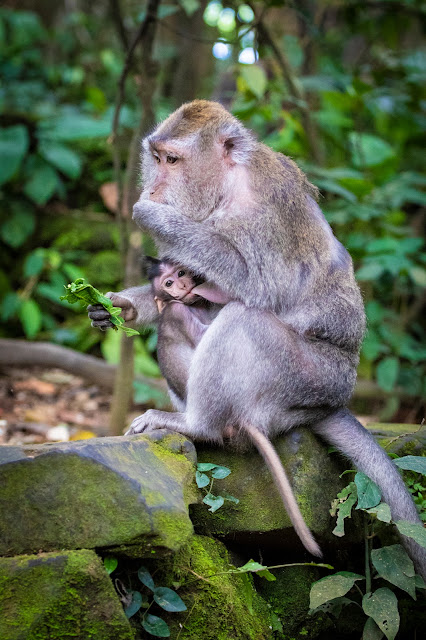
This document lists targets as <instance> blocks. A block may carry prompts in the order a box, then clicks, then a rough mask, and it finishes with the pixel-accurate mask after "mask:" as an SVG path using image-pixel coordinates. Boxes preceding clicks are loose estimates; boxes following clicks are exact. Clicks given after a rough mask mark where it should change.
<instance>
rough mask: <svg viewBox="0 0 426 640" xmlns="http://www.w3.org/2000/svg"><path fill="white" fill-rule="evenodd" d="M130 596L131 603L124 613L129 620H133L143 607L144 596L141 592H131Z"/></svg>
mask: <svg viewBox="0 0 426 640" xmlns="http://www.w3.org/2000/svg"><path fill="white" fill-rule="evenodd" d="M129 594H130V595H131V596H132V601H131V603H130V604H129V605H128V606H127V607H126V608H125V609H124V613H125V615H126V617H127V618H131V617H132V616H134V615H135V613H137V612H138V611H139V609H140V608H141V606H142V595H141V594H140V593H139V591H130V592H129Z"/></svg>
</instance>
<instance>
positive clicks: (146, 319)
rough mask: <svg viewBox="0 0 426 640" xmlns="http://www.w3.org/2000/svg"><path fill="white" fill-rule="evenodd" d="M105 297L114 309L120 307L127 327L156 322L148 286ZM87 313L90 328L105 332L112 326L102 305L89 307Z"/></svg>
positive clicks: (109, 294)
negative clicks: (90, 323) (109, 299)
mask: <svg viewBox="0 0 426 640" xmlns="http://www.w3.org/2000/svg"><path fill="white" fill-rule="evenodd" d="M106 295H107V296H108V298H111V300H112V303H113V305H114V306H115V307H121V315H122V317H123V318H124V319H125V321H126V324H127V325H128V326H131V327H139V326H144V325H147V324H153V323H155V322H156V321H157V320H158V317H159V312H158V309H157V305H156V303H155V301H154V296H153V294H152V287H151V285H150V284H146V285H144V286H142V287H131V288H130V289H123V291H119V292H118V293H112V292H111V291H110V292H108V293H107V294H106ZM87 311H88V315H89V318H90V320H91V321H92V327H96V328H98V329H101V330H105V329H108V328H110V327H111V326H112V324H111V322H110V320H109V313H108V311H106V309H104V307H102V305H89V306H88V307H87Z"/></svg>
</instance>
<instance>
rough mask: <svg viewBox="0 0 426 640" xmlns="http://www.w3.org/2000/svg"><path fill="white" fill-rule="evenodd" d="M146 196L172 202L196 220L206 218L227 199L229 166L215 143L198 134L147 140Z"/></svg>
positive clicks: (145, 148) (145, 146) (145, 144)
mask: <svg viewBox="0 0 426 640" xmlns="http://www.w3.org/2000/svg"><path fill="white" fill-rule="evenodd" d="M143 164H144V168H143V175H144V189H143V192H142V195H141V201H140V203H139V204H140V205H141V206H143V200H146V199H148V200H152V201H154V202H158V203H161V204H167V205H171V206H173V207H176V208H177V209H179V211H180V212H181V213H182V214H183V215H185V216H187V217H190V218H192V219H194V220H198V221H202V220H205V219H206V218H207V217H208V216H209V214H210V213H211V212H212V211H213V210H214V209H215V208H216V207H217V206H218V204H219V203H220V201H221V200H222V199H223V191H224V185H225V182H226V167H225V163H224V162H223V159H222V158H221V157H220V149H219V146H218V145H215V144H213V143H212V144H203V145H200V141H199V140H198V139H197V137H194V136H191V137H190V138H189V139H186V140H173V141H164V142H163V141H161V140H158V139H156V137H155V134H154V136H151V137H150V138H148V139H147V140H145V141H144V155H143Z"/></svg>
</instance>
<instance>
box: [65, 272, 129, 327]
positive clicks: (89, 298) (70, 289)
mask: <svg viewBox="0 0 426 640" xmlns="http://www.w3.org/2000/svg"><path fill="white" fill-rule="evenodd" d="M65 289H66V294H65V295H64V296H61V297H60V299H61V300H66V301H67V302H69V303H70V304H74V303H75V302H80V303H81V304H83V305H85V306H87V305H88V304H101V305H102V306H103V307H104V309H106V310H107V311H108V313H109V314H110V316H111V317H110V321H111V323H112V324H113V325H114V326H113V329H115V331H117V330H118V329H122V330H123V331H124V332H125V334H126V335H127V336H137V335H139V331H136V330H135V329H131V328H130V327H125V326H124V318H122V317H121V315H120V313H121V308H120V307H114V305H113V304H112V302H111V300H110V299H109V298H107V297H106V296H104V295H103V293H101V292H100V291H98V290H97V289H95V287H93V286H92V285H91V284H89V283H87V282H84V278H77V280H75V282H71V283H70V284H67V285H66V287H65Z"/></svg>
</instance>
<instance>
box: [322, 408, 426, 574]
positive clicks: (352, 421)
mask: <svg viewBox="0 0 426 640" xmlns="http://www.w3.org/2000/svg"><path fill="white" fill-rule="evenodd" d="M312 428H313V430H314V431H315V432H316V433H318V435H320V436H322V437H323V438H324V439H325V440H326V441H327V442H329V443H330V444H332V445H334V446H335V447H337V448H338V449H339V450H340V451H341V452H342V453H343V454H344V455H345V456H347V457H348V458H349V459H350V460H351V461H352V462H353V463H354V464H355V466H356V468H357V469H358V470H359V471H362V472H363V473H365V474H366V475H367V476H368V477H369V478H371V480H373V482H375V483H376V484H377V485H378V486H379V488H380V490H381V492H382V495H383V499H384V501H385V502H386V503H387V504H388V505H389V507H390V510H391V514H392V520H393V521H394V522H396V521H398V520H408V522H414V523H416V524H422V522H421V520H420V518H419V515H418V513H417V510H416V506H415V504H414V502H413V500H412V498H411V495H410V493H409V491H408V490H407V488H406V486H405V484H404V481H403V479H402V477H401V475H400V473H399V471H398V469H397V467H396V466H395V465H394V463H393V462H392V460H391V459H390V458H389V456H388V455H387V453H386V452H385V451H384V450H383V449H382V447H381V446H380V445H379V444H378V443H377V442H376V440H375V439H374V437H373V436H372V435H371V433H370V432H369V431H367V429H365V428H364V427H363V426H362V424H361V423H360V422H358V420H357V419H356V418H355V416H353V415H352V414H351V413H350V411H348V410H347V409H341V410H340V411H337V412H336V413H334V414H332V415H331V416H329V417H328V418H325V419H324V420H322V421H321V422H319V423H317V424H315V425H313V427H312ZM401 538H402V542H403V544H404V546H405V547H406V549H407V551H408V553H409V554H410V555H411V557H412V559H413V561H414V563H415V565H416V569H417V571H418V573H420V575H421V576H422V577H423V578H424V579H425V580H426V549H424V548H423V547H421V546H420V545H418V544H417V543H416V542H415V541H414V540H413V539H412V538H407V537H406V536H401Z"/></svg>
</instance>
